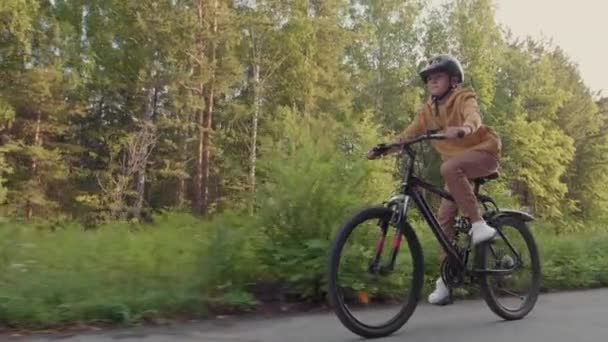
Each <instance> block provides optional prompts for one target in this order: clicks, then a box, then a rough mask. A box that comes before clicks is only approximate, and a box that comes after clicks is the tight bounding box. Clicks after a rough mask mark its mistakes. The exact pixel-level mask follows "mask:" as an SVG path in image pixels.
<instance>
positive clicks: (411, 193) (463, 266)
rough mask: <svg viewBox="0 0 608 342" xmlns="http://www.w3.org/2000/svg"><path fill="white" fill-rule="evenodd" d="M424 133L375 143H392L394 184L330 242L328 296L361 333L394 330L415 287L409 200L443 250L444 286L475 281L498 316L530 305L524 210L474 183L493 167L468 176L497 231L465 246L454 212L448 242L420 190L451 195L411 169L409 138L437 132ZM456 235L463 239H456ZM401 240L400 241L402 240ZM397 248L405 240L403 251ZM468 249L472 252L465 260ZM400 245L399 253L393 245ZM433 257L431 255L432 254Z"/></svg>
mask: <svg viewBox="0 0 608 342" xmlns="http://www.w3.org/2000/svg"><path fill="white" fill-rule="evenodd" d="M444 138H445V137H444V136H443V135H442V134H438V133H436V132H429V133H427V134H425V135H422V136H420V137H418V138H416V139H414V140H412V141H410V142H408V143H407V144H402V145H395V144H393V145H379V146H378V147H376V151H377V153H378V154H382V153H385V152H386V151H388V150H390V149H399V150H400V152H405V153H406V154H407V156H409V158H403V160H404V161H403V163H404V164H403V165H404V166H405V169H404V170H405V172H404V176H403V182H402V184H401V186H400V190H399V192H398V193H396V194H395V195H394V196H392V197H391V198H390V199H389V200H388V201H386V202H385V203H383V205H380V206H376V207H369V208H366V209H363V210H361V211H359V212H358V213H357V214H356V215H354V217H353V218H351V219H350V220H349V221H348V222H347V223H346V224H345V225H344V226H343V227H342V228H341V230H340V231H339V233H338V235H337V238H336V239H335V240H334V241H333V244H332V247H331V256H330V265H329V291H328V292H329V298H330V301H331V303H332V306H333V308H334V311H335V313H336V315H337V316H338V318H339V319H340V321H341V322H342V324H344V326H346V328H348V329H349V330H351V331H352V332H354V333H355V334H358V335H360V336H362V337H366V338H377V337H383V336H387V335H390V334H392V333H393V332H395V331H396V330H398V329H400V328H401V327H402V326H403V325H404V324H405V323H406V322H407V321H408V320H409V318H410V317H411V315H412V313H413V312H414V310H415V308H416V306H417V304H418V301H419V299H420V296H421V291H422V289H423V278H424V262H423V253H422V248H421V245H420V242H419V239H418V237H417V235H416V233H415V232H414V230H413V228H412V226H411V225H410V223H409V222H408V213H409V208H410V204H411V202H412V201H413V202H414V203H415V205H416V207H417V208H418V209H419V212H420V214H421V215H422V217H423V218H424V221H426V223H427V224H428V226H429V227H430V229H431V231H432V232H433V236H429V234H425V236H428V237H429V238H431V239H432V238H433V237H434V238H436V239H437V241H438V242H439V244H440V246H441V248H442V250H443V251H444V252H445V254H446V257H445V258H444V259H443V262H442V264H441V269H440V273H441V277H442V279H443V280H444V282H445V283H446V284H448V286H449V287H450V289H456V288H461V287H465V286H469V285H474V284H477V285H479V289H480V290H481V295H482V296H483V298H484V300H485V302H486V303H487V305H488V306H489V307H490V309H491V310H492V311H493V312H494V313H496V314H497V315H498V316H500V317H502V318H503V319H506V320H515V319H521V318H523V317H524V316H526V315H527V314H528V313H529V312H530V311H531V310H532V309H533V307H534V306H535V304H536V301H537V298H538V294H539V292H540V278H541V268H540V260H539V255H538V250H537V247H536V243H535V241H534V238H533V236H532V234H531V232H530V230H529V228H528V226H527V223H528V222H530V221H532V220H533V217H532V216H531V215H529V214H527V213H524V212H521V211H517V210H508V209H500V208H498V206H497V205H496V203H495V201H494V200H493V199H492V198H491V197H490V196H487V195H483V194H480V192H479V190H480V187H481V185H483V184H484V183H486V182H488V181H490V180H492V179H496V178H498V174H497V173H496V174H492V175H489V176H487V177H483V178H478V179H474V180H471V181H472V182H473V184H474V186H475V188H474V191H475V195H476V196H477V199H478V201H479V203H480V204H481V207H483V218H484V219H485V220H486V222H487V223H488V224H489V225H491V226H492V227H494V228H496V230H497V232H498V234H497V235H496V236H495V237H494V238H493V239H492V240H491V241H488V242H484V243H480V244H478V245H477V246H475V247H473V246H472V245H471V239H470V236H469V234H468V232H469V230H470V228H471V223H470V221H469V219H468V218H467V217H464V216H462V215H459V216H458V217H457V218H456V222H455V227H456V236H455V237H454V239H452V240H451V241H450V239H448V237H447V235H446V233H445V232H444V231H443V230H442V229H441V227H440V225H439V223H438V222H437V219H436V218H435V215H434V214H433V212H432V211H431V209H430V206H429V204H428V202H427V201H426V199H425V197H423V194H422V192H421V189H424V190H426V191H427V192H430V193H433V194H436V195H438V196H441V197H442V198H445V199H448V200H452V201H453V198H452V196H451V195H450V194H449V193H447V192H446V191H444V190H443V189H441V188H438V187H436V186H434V185H432V184H429V183H428V182H425V181H424V180H422V179H420V178H418V177H417V176H415V175H414V165H415V160H416V154H415V152H414V150H413V149H412V147H413V145H414V144H417V143H420V142H422V141H426V140H432V139H444ZM462 235H464V236H465V238H464V239H463V238H462ZM403 240H405V246H404V244H403ZM403 247H407V249H406V251H403V249H404V248H403ZM472 249H474V250H475V251H474V258H472V259H474V260H473V261H471V262H470V261H469V256H470V255H471V252H472ZM400 251H401V252H400ZM437 263H439V260H437Z"/></svg>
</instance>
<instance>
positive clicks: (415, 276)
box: [328, 207, 424, 338]
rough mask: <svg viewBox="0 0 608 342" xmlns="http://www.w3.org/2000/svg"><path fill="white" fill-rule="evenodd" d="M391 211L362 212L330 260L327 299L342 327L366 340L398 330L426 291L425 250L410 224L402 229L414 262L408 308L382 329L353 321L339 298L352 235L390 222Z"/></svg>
mask: <svg viewBox="0 0 608 342" xmlns="http://www.w3.org/2000/svg"><path fill="white" fill-rule="evenodd" d="M391 215H392V210H391V209H389V208H386V207H370V208H366V209H363V210H361V211H360V212H359V213H357V214H356V215H355V216H354V217H353V218H352V219H351V220H349V221H348V222H347V223H346V224H345V225H344V226H343V227H342V228H341V230H340V231H339V233H338V236H337V238H336V239H335V240H334V242H333V243H332V247H331V255H330V259H329V289H328V295H329V299H330V303H331V305H332V307H333V309H334V312H335V314H336V315H337V316H338V318H339V319H340V321H341V322H342V324H343V325H344V326H345V327H346V328H347V329H349V330H350V331H351V332H353V333H355V334H357V335H359V336H361V337H364V338H379V337H385V336H388V335H390V334H392V333H394V332H395V331H397V330H399V329H400V328H401V327H402V326H403V325H404V324H405V323H406V322H407V321H408V320H409V318H410V317H411V315H412V314H413V312H414V310H415V309H416V306H417V304H418V301H419V299H420V293H421V291H422V287H423V278H424V262H423V254H422V247H421V246H420V242H419V240H418V237H417V236H416V234H415V232H414V230H413V229H412V227H411V226H410V225H409V224H408V223H404V224H403V227H401V232H402V234H403V237H404V238H405V240H406V241H407V244H408V247H409V251H410V254H411V257H412V260H413V267H414V269H413V273H412V281H411V285H412V286H411V291H410V292H409V295H408V299H407V302H406V304H405V305H404V306H403V308H402V309H401V311H400V312H399V313H398V314H397V316H395V317H394V318H393V319H392V320H390V321H389V322H387V323H386V324H383V325H379V326H370V325H367V324H365V323H363V322H361V321H359V320H358V319H357V318H356V317H354V316H353V315H352V314H351V313H350V311H349V310H348V309H347V308H346V307H345V303H344V300H343V299H342V297H341V296H340V294H339V290H338V286H337V284H336V282H337V274H338V268H339V264H340V256H341V252H342V249H343V247H344V244H345V242H346V240H347V239H348V237H349V235H350V234H351V233H352V231H353V230H354V229H355V228H356V227H357V226H358V225H359V224H361V223H363V222H365V221H367V220H369V219H375V218H378V219H390V217H391Z"/></svg>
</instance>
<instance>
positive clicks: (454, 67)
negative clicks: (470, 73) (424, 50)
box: [419, 54, 464, 83]
mask: <svg viewBox="0 0 608 342" xmlns="http://www.w3.org/2000/svg"><path fill="white" fill-rule="evenodd" d="M437 71H443V72H447V73H448V74H449V75H450V76H452V77H457V78H458V82H459V83H462V82H464V70H463V68H462V65H461V64H460V62H459V61H458V59H456V58H455V57H454V56H452V55H447V54H444V55H437V56H434V57H432V58H431V59H430V60H429V64H428V65H427V66H426V67H424V69H422V70H421V71H420V73H419V75H420V77H421V78H422V81H424V82H425V83H426V80H427V78H428V77H429V75H430V74H431V73H433V72H437Z"/></svg>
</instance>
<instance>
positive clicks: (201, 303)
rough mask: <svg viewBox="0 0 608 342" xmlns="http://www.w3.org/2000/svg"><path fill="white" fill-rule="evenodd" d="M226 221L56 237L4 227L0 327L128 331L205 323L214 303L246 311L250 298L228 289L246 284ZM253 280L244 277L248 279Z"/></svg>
mask: <svg viewBox="0 0 608 342" xmlns="http://www.w3.org/2000/svg"><path fill="white" fill-rule="evenodd" d="M229 221H230V220H229V219H224V222H221V224H220V223H219V222H216V224H215V225H213V224H211V223H209V224H203V223H202V222H201V221H199V220H197V219H195V218H193V217H190V216H188V215H171V216H169V217H165V218H161V219H160V220H159V222H158V223H156V224H155V225H153V226H151V227H146V229H142V230H134V229H133V227H131V226H129V225H128V224H126V223H124V224H113V225H107V226H104V227H100V228H99V229H97V230H92V231H83V230H82V228H80V227H78V226H67V227H64V228H62V229H59V230H57V231H55V232H51V231H48V230H39V229H36V228H34V227H31V226H15V225H13V226H11V225H8V224H4V225H3V226H1V227H0V241H1V242H0V267H1V268H2V270H3V271H2V273H1V274H0V321H1V322H2V323H4V324H7V325H11V326H36V327H43V326H49V325H56V324H62V323H69V322H75V321H91V320H101V321H107V322H113V323H130V322H133V321H136V320H138V319H145V318H148V317H149V316H155V315H178V314H189V315H204V314H205V312H206V311H207V310H208V309H209V308H213V306H214V305H217V303H221V304H222V305H233V304H234V305H237V306H248V305H251V304H252V299H251V296H248V295H242V294H240V293H239V292H240V290H239V289H238V286H239V285H240V284H232V283H231V282H230V280H233V279H240V280H241V281H246V279H245V278H244V275H242V274H241V275H240V276H236V275H235V274H233V273H235V272H242V269H241V267H243V266H246V265H245V264H246V262H245V261H244V260H245V258H246V253H247V248H246V241H243V240H244V239H243V238H240V237H238V236H228V235H230V234H231V229H233V228H235V227H231V226H230V225H229V224H227V223H229ZM216 227H217V228H216ZM220 227H221V229H220ZM236 228H237V229H238V227H236ZM220 241H221V242H220ZM237 244H239V245H237ZM241 258H243V259H242V260H241ZM254 272H255V270H254V268H250V273H249V274H247V275H248V276H253V275H254ZM235 297H237V298H238V300H231V298H235ZM232 302H234V303H232Z"/></svg>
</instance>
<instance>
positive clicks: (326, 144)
mask: <svg viewBox="0 0 608 342" xmlns="http://www.w3.org/2000/svg"><path fill="white" fill-rule="evenodd" d="M281 115H282V116H283V117H284V123H283V125H282V126H281V127H280V131H281V132H284V134H285V135H284V136H283V137H282V138H280V139H279V140H277V141H269V142H267V143H265V144H263V145H262V148H263V151H264V155H265V156H267V157H266V158H265V159H264V160H262V161H261V173H262V174H268V175H272V178H270V179H267V180H266V181H265V182H264V184H263V185H261V187H260V189H259V194H258V196H259V198H258V203H259V206H260V207H259V209H258V211H257V214H258V216H259V224H260V226H261V227H262V230H263V232H264V234H265V235H266V238H267V239H268V243H267V244H265V245H264V246H263V247H264V249H263V252H262V255H263V256H264V260H265V264H267V265H272V268H270V269H269V270H268V271H269V272H270V274H271V275H273V276H274V277H277V278H278V279H280V280H283V281H287V282H289V283H292V284H293V285H294V288H295V289H297V290H299V291H302V292H303V293H304V294H306V295H312V293H309V292H308V291H314V294H315V295H317V296H318V295H319V294H320V292H321V287H323V286H324V285H325V282H326V279H325V276H326V275H325V273H326V272H325V266H324V265H325V260H326V256H327V250H328V246H329V243H330V240H331V239H333V237H334V233H335V231H336V229H337V228H338V227H339V226H340V224H341V223H342V221H343V220H344V218H345V217H346V216H347V215H349V214H352V213H353V212H354V210H355V209H357V208H360V207H361V206H363V205H366V204H372V203H380V201H381V199H383V198H385V197H386V196H388V195H389V194H390V192H391V187H390V184H391V181H390V178H391V173H390V172H388V170H390V168H389V169H386V168H385V166H386V164H384V166H383V165H382V164H383V163H370V162H365V161H364V159H363V158H362V156H363V155H364V153H365V152H366V150H365V148H366V147H367V146H369V145H370V144H371V143H372V141H374V140H375V139H374V138H375V133H374V127H373V126H371V125H370V123H369V121H364V122H363V123H361V124H353V126H354V127H346V126H344V125H342V124H340V123H338V122H335V121H331V120H328V119H318V118H313V117H309V116H304V117H300V116H298V115H297V114H295V113H292V112H291V111H289V110H284V111H283V112H282V114H281ZM328 132H331V134H328ZM273 273H274V274H273Z"/></svg>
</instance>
